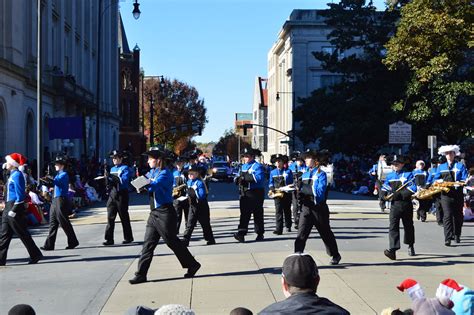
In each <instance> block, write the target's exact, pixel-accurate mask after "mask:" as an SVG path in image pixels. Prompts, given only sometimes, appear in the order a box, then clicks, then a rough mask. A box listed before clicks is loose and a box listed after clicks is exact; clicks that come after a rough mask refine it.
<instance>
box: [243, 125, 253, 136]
mask: <svg viewBox="0 0 474 315" xmlns="http://www.w3.org/2000/svg"><path fill="white" fill-rule="evenodd" d="M242 127H243V128H244V136H247V129H248V128H253V125H252V124H244V125H243V126H242Z"/></svg>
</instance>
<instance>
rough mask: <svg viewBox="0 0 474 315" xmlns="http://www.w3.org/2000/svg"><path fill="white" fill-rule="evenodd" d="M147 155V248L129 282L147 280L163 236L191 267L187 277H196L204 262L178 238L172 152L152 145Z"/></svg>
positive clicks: (182, 262) (145, 241)
mask: <svg viewBox="0 0 474 315" xmlns="http://www.w3.org/2000/svg"><path fill="white" fill-rule="evenodd" d="M145 155H147V156H148V165H149V166H150V168H151V170H150V172H149V173H148V176H147V177H148V178H149V180H150V182H149V186H148V188H147V190H148V192H149V194H150V210H151V211H150V215H149V217H148V221H147V225H146V230H145V240H144V243H143V250H142V253H141V255H140V259H139V261H138V270H137V272H136V273H135V277H134V278H133V279H130V280H129V282H130V284H138V283H142V282H146V281H147V273H148V269H149V268H150V264H151V260H152V259H153V252H154V250H155V248H156V246H157V245H158V242H159V240H160V238H163V241H164V242H165V243H166V245H168V247H169V248H170V249H171V250H172V251H173V252H174V254H175V255H176V257H177V258H178V260H179V262H180V264H181V266H182V267H183V268H187V269H188V272H187V273H186V274H185V275H184V277H185V278H192V277H194V275H195V274H196V272H197V271H198V270H199V268H201V264H200V263H198V262H197V261H196V259H194V257H193V256H192V255H191V253H190V252H189V250H188V249H187V248H186V246H184V244H183V243H182V242H181V241H180V240H179V238H178V237H177V233H176V226H177V222H176V221H177V216H176V211H175V210H174V208H173V197H172V190H173V174H172V169H171V167H170V164H171V163H172V161H170V157H171V155H172V153H171V152H169V151H167V150H164V149H161V148H158V147H151V148H150V150H149V151H147V152H145Z"/></svg>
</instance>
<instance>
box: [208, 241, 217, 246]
mask: <svg viewBox="0 0 474 315" xmlns="http://www.w3.org/2000/svg"><path fill="white" fill-rule="evenodd" d="M206 244H207V245H215V244H216V240H210V241H207V243H206Z"/></svg>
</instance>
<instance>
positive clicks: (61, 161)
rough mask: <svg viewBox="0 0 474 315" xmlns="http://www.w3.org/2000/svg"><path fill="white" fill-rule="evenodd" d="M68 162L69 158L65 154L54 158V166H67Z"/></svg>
mask: <svg viewBox="0 0 474 315" xmlns="http://www.w3.org/2000/svg"><path fill="white" fill-rule="evenodd" d="M67 160H68V158H67V156H65V155H63V154H59V155H57V156H56V157H55V158H54V164H62V165H66V164H67Z"/></svg>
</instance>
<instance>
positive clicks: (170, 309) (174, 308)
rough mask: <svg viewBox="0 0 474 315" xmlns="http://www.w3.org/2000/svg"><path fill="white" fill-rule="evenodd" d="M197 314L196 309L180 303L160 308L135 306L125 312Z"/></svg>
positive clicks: (159, 314) (168, 314)
mask: <svg viewBox="0 0 474 315" xmlns="http://www.w3.org/2000/svg"><path fill="white" fill-rule="evenodd" d="M176 314H179V315H195V313H194V311H193V310H191V309H189V308H187V307H186V306H183V305H179V304H167V305H163V306H162V307H160V308H159V309H151V308H149V307H146V306H135V307H132V308H130V309H128V311H127V312H126V313H125V315H176Z"/></svg>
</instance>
